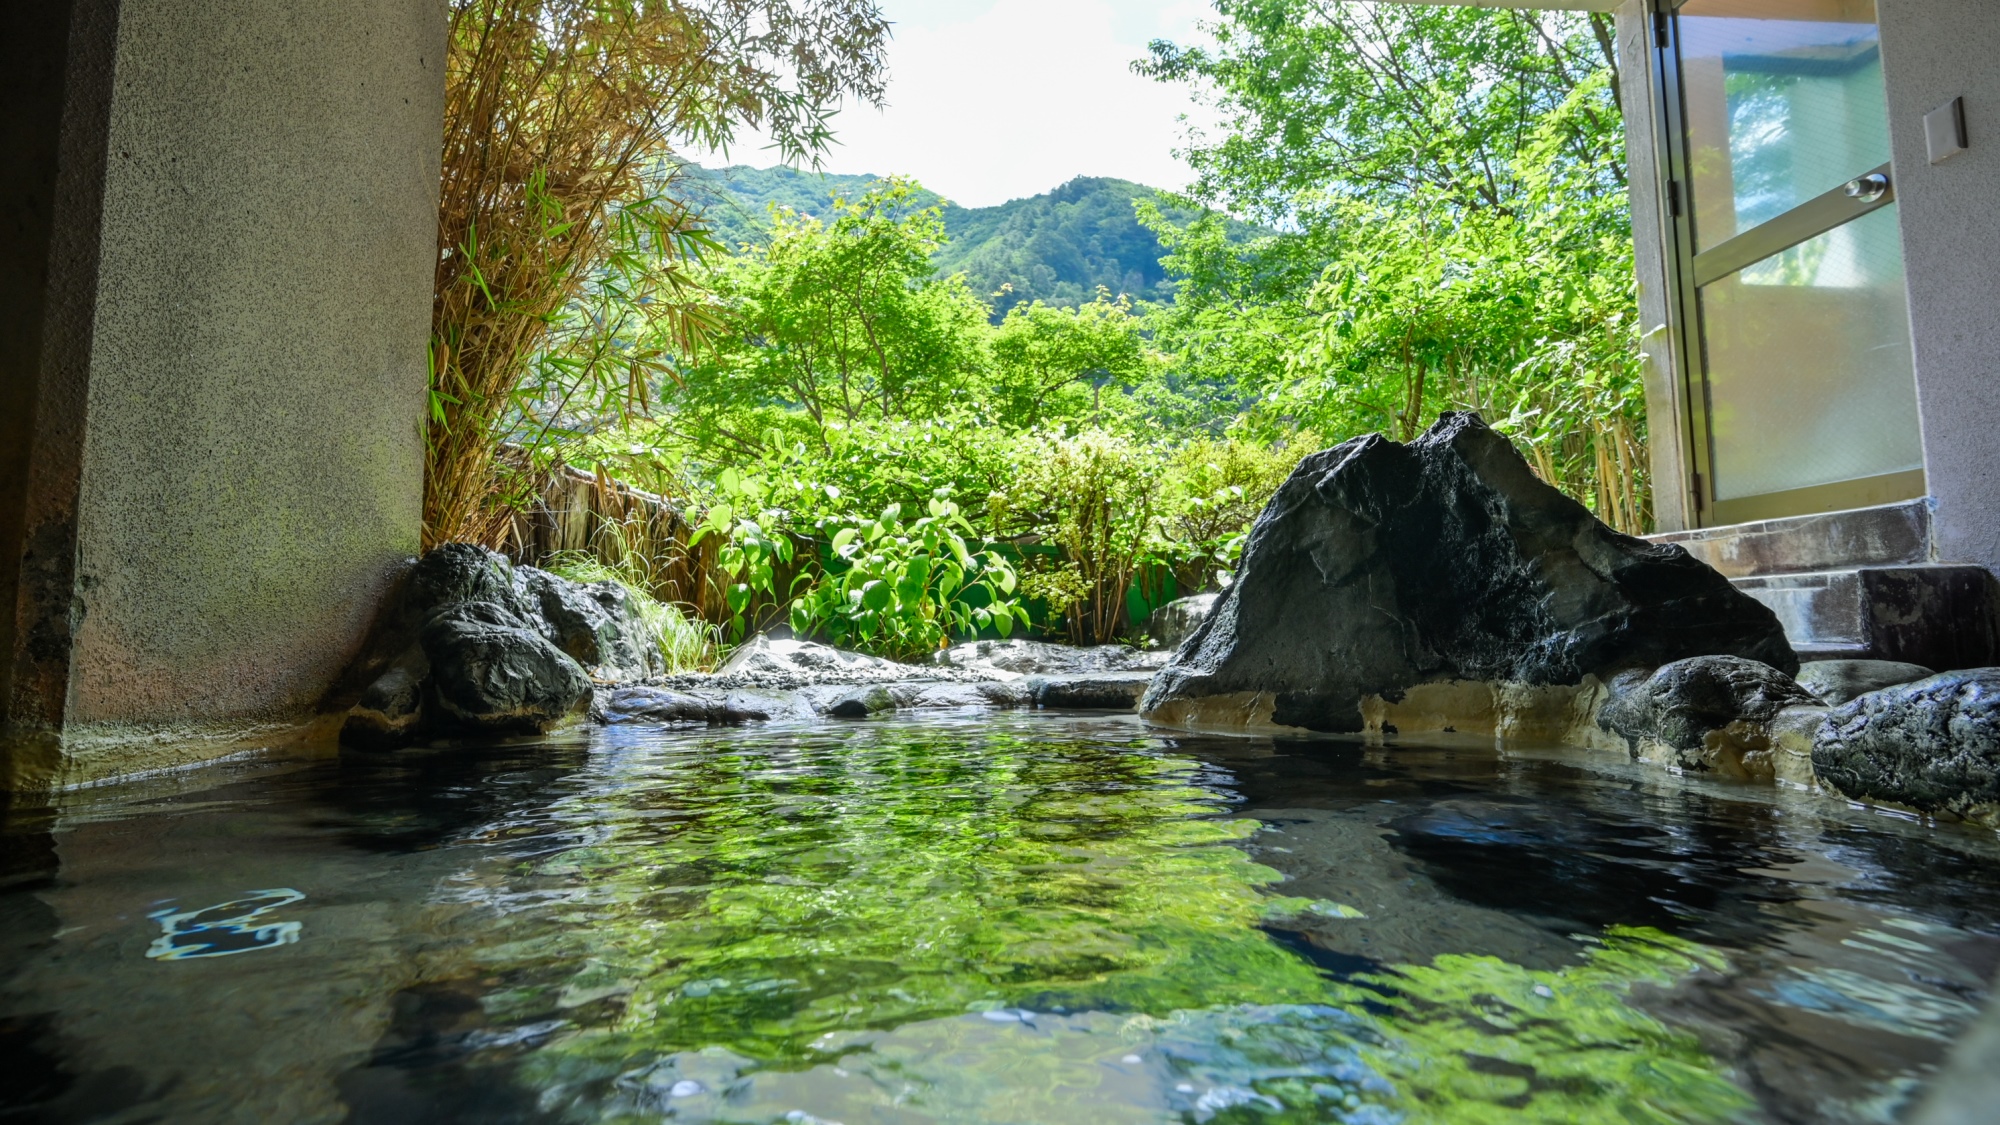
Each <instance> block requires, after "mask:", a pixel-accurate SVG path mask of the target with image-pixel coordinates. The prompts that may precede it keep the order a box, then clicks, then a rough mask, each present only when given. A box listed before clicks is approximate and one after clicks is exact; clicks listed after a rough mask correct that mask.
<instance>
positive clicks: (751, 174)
mask: <svg viewBox="0 0 2000 1125" xmlns="http://www.w3.org/2000/svg"><path fill="white" fill-rule="evenodd" d="M875 180H876V177H874V176H858V175H844V176H843V175H829V174H825V173H818V172H802V171H799V170H798V169H796V168H787V167H783V166H780V167H776V168H751V167H748V166H745V165H736V166H733V167H729V168H721V169H711V168H689V169H687V171H686V174H685V178H684V179H683V180H682V184H681V187H680V189H679V190H680V191H681V193H682V195H683V197H684V198H687V199H689V200H691V201H694V202H697V203H699V204H701V205H702V206H703V208H704V210H705V212H706V214H707V216H708V219H709V221H710V223H711V224H712V226H713V228H714V230H715V233H716V237H717V239H718V240H720V241H721V242H723V243H724V244H725V245H730V246H734V245H736V244H738V243H743V242H752V243H754V242H757V241H760V240H761V239H762V238H763V237H764V234H765V232H766V231H768V230H769V229H770V223H771V220H770V212H769V205H770V204H773V203H776V204H778V205H780V206H783V207H790V208H792V209H793V210H796V211H802V212H805V213H807V214H813V213H816V212H818V211H819V210H821V209H822V208H824V207H825V205H826V203H827V200H829V199H830V198H832V197H833V196H834V195H836V194H839V195H848V196H855V195H859V194H861V193H862V192H863V191H866V190H867V188H868V185H869V184H872V183H874V182H875ZM1154 194H1155V193H1154V189H1152V188H1149V187H1146V186H1144V185H1143V184H1135V183H1133V182H1131V181H1130V180H1114V179H1107V178H1104V177H1099V176H1078V177H1077V178H1076V179H1074V180H1071V181H1070V182H1068V183H1066V184H1064V185H1062V186H1061V187H1058V188H1056V189H1055V190H1053V191H1048V192H1043V193H1042V194H1040V195H1035V196H1030V197H1028V198H1026V199H1014V200H1009V201H1008V202H1006V203H1002V204H999V205H998V206H994V207H960V206H957V205H956V204H947V205H946V207H945V212H944V223H945V231H946V233H947V234H948V235H949V236H950V239H951V241H950V244H949V245H947V246H946V247H945V248H944V249H943V250H942V251H940V252H939V254H938V256H937V263H938V270H939V272H940V273H955V272H958V271H961V270H962V271H964V272H965V274H966V277H967V280H968V281H969V282H970V283H971V285H972V287H973V290H974V291H975V292H978V293H982V294H992V295H994V302H993V303H994V314H993V315H994V319H996V320H998V319H999V318H1000V317H1001V316H1004V315H1005V314H1006V311H1007V310H1008V309H1009V308H1011V307H1013V305H1014V304H1016V303H1018V302H1021V301H1032V300H1037V299H1039V300H1042V301H1046V302H1048V303H1050V304H1058V305H1071V304H1077V303H1079V302H1083V301H1088V300H1090V299H1091V298H1092V297H1093V296H1094V295H1095V293H1096V291H1097V288H1098V287H1099V286H1103V287H1104V288H1105V289H1107V290H1109V291H1110V292H1111V293H1112V294H1114V295H1116V294H1120V293H1123V294H1126V295H1127V296H1130V297H1131V298H1132V299H1133V300H1135V301H1165V300H1169V299H1171V297H1172V293H1173V286H1172V283H1171V282H1170V281H1169V280H1168V279H1167V275H1166V271H1165V270H1162V269H1161V268H1160V242H1159V239H1157V238H1155V237H1154V236H1153V232H1152V231H1149V230H1147V229H1146V228H1145V227H1143V226H1140V225H1139V221H1138V219H1137V218H1136V217H1135V216H1134V215H1133V213H1132V201H1133V200H1135V199H1151V198H1153V196H1154ZM922 198H923V203H924V205H925V206H929V205H931V204H933V203H935V202H937V201H938V197H937V196H936V195H935V194H934V193H930V192H926V193H924V195H923V197H922ZM1168 214H1169V215H1171V216H1173V217H1174V218H1175V219H1176V220H1178V221H1181V222H1186V221H1188V220H1189V219H1191V218H1193V214H1192V213H1183V212H1181V211H1179V210H1176V209H1169V211H1168ZM1244 232H1245V234H1246V236H1247V235H1248V234H1250V233H1254V232H1252V231H1251V230H1250V228H1248V227H1245V228H1244ZM1003 288H1004V289H1005V290H1006V292H1005V293H1004V295H1002V294H1003Z"/></svg>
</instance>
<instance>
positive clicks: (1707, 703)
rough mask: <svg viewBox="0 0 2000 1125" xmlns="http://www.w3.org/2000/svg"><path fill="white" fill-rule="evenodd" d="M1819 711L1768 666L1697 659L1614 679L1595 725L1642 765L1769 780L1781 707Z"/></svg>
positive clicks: (1793, 684) (1738, 659)
mask: <svg viewBox="0 0 2000 1125" xmlns="http://www.w3.org/2000/svg"><path fill="white" fill-rule="evenodd" d="M1818 703H1819V699H1818V698H1816V697H1815V696H1814V695H1813V694H1812V693H1811V692H1808V691H1807V690H1806V689H1805V688H1803V687H1801V686H1799V684H1798V682H1797V681H1795V680H1793V679H1792V678H1791V677H1790V676H1787V675H1785V674H1784V673H1783V672H1780V671H1778V670H1777V669H1776V668H1773V667H1771V666H1770V665H1769V664H1763V663H1759V662H1758V661H1755V660H1745V659H1743V658H1742V657H1740V656H1695V657H1689V658H1688V659H1686V660H1676V661H1673V662H1671V663H1669V664H1666V665H1663V666H1662V667H1660V668H1658V669H1656V670H1654V671H1653V672H1651V673H1646V672H1627V673H1624V674H1622V675H1619V676H1616V677H1613V679H1612V681H1611V685H1610V694H1609V697H1608V698H1607V699H1606V700H1605V702H1604V706H1603V708H1602V709H1601V710H1600V711H1599V712H1598V718H1597V722H1598V725H1599V726H1600V727H1602V728H1603V729H1605V730H1607V731H1612V732H1614V733H1616V734H1617V735H1619V736H1620V737H1622V738H1624V739H1625V741H1626V744H1627V746H1629V747H1630V748H1631V751H1632V753H1633V755H1634V756H1635V757H1638V758H1641V759H1643V760H1647V761H1659V762H1663V763H1664V764H1667V765H1673V766H1679V767H1681V768H1683V769H1691V770H1701V771H1715V772H1719V773H1724V774H1728V775H1730V776H1736V777H1754V778H1760V779H1764V780H1769V779H1770V778H1772V777H1774V776H1775V775H1776V766H1775V764H1774V762H1773V759H1772V756H1771V751H1772V747H1773V743H1772V738H1771V729H1770V724H1771V722H1772V720H1774V719H1776V718H1777V716H1778V713H1779V712H1780V711H1783V710H1784V709H1785V708H1787V707H1811V706H1816V705H1817V704H1818Z"/></svg>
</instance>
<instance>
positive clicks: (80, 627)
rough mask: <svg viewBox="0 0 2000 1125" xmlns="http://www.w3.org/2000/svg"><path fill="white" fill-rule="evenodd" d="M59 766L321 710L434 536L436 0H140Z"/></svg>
mask: <svg viewBox="0 0 2000 1125" xmlns="http://www.w3.org/2000/svg"><path fill="white" fill-rule="evenodd" d="M117 9H118V10H117V25H116V56H115V57H116V66H115V77H114V80H113V82H112V96H111V100H110V111H109V122H108V127H107V128H106V131H105V139H106V144H105V154H106V159H105V170H104V173H103V179H102V211H101V216H100V219H99V228H100V234H99V245H98V250H99V254H98V261H97V269H96V284H95V292H94V299H95V312H94V316H93V319H92V321H91V324H90V333H89V357H90V358H89V378H88V391H87V418H88V422H87V426H86V428H85V435H86V436H85V441H84V451H83V457H82V469H81V478H80V483H79V486H78V489H77V501H76V512H77V517H76V528H75V539H74V584H73V589H72V590H71V591H70V597H69V603H70V604H69V613H68V615H67V620H68V623H69V628H70V636H69V652H68V657H67V682H66V686H65V697H64V699H63V700H62V705H61V716H60V728H61V743H62V747H63V751H62V757H61V760H60V761H59V762H57V763H55V764H54V766H55V770H56V773H57V776H56V778H55V780H56V782H57V783H64V782H75V781H80V780H88V779H90V778H92V777H95V776H99V775H103V774H108V773H118V772H129V771H131V770H133V769H137V768H146V767H149V766H154V765H161V764H171V763H170V761H169V759H172V758H175V757H176V756H186V755H189V754H194V753H200V752H201V750H200V747H201V746H202V745H214V744H217V743H219V742H222V741H226V740H227V738H228V736H230V735H231V734H232V733H244V732H249V731H254V730H258V729H269V727H270V726H271V725H273V724H276V725H284V724H290V723H295V722H297V721H299V720H301V719H303V718H304V717H306V716H307V715H308V714H309V713H310V712H311V710H312V708H313V706H314V704H315V703H316V702H317V701H318V700H319V698H320V697H321V696H322V695H323V693H324V692H325V691H326V690H327V688H328V687H329V686H330V685H331V683H332V682H333V680H334V678H335V677H336V675H337V674H338V672H339V671H340V669H341V668H342V666H343V665H344V664H345V663H346V662H347V661H348V659H349V658H350V656H351V655H352V654H353V653H354V651H355V650H356V648H357V647H358V645H359V643H360V640H361V637H362V634H363V632H364V630H365V629H366V628H367V626H368V624H369V622H370V620H371V617H372V614H373V613H374V610H375V607H376V604H377V601H378V598H379V594H380V593H381V591H382V590H383V588H384V586H385V584H386V582H387V581H388V579H389V578H390V576H391V574H392V572H393V570H394V569H395V568H396V567H397V565H398V563H399V562H400V560H402V559H404V558H405V557H407V556H409V555H411V554H414V553H415V551H416V550H417V545H418V528H419V521H420V510H421V488H422V477H423V472H422V465H423V445H422V433H421V423H422V419H423V411H424V396H425V366H426V358H425V347H426V339H427V336H428V331H429V319H430V308H431V298H430V295H431V285H432V271H433V268H434V265H435V262H436V248H435V247H436V224H437V220H436V206H437V204H436V201H437V190H438V158H439V150H440V138H441V132H442V127H441V121H442V114H443V90H444V83H443V62H444V60H443V53H444V5H443V4H442V3H440V2H439V0H310V2H307V0H122V2H121V3H119V4H118V5H117Z"/></svg>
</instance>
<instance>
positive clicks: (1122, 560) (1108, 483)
mask: <svg viewBox="0 0 2000 1125" xmlns="http://www.w3.org/2000/svg"><path fill="white" fill-rule="evenodd" d="M1016 454H1017V463H1016V468H1015V480H1016V484H1015V486H1014V488H1013V489H1012V490H1011V491H1010V493H1009V494H1008V496H1007V504H1008V507H1009V509H1010V511H1009V513H1008V517H1009V520H1010V521H1011V522H1012V523H1014V524H1015V525H1016V526H1020V525H1022V524H1025V525H1026V527H1025V530H1028V531H1029V532H1030V533H1031V534H1035V535H1037V536H1039V537H1040V538H1041V540H1042V541H1043V542H1046V543H1053V544H1055V545H1057V546H1059V547H1061V548H1062V549H1063V553H1064V555H1065V556H1066V562H1067V565H1068V566H1069V567H1070V568H1071V569H1072V570H1074V572H1075V575H1076V578H1077V579H1078V580H1080V584H1081V586H1082V588H1083V590H1084V591H1085V593H1084V596H1082V597H1080V598H1078V599H1077V600H1075V601H1074V602H1072V603H1071V604H1070V605H1069V609H1068V613H1067V614H1066V619H1067V624H1068V627H1069V639H1070V640H1071V642H1072V643H1075V644H1099V643H1105V642H1108V641H1111V640H1114V639H1116V638H1117V636H1118V635H1119V633H1121V632H1122V631H1123V630H1124V627H1125V624H1126V608H1125V591H1126V589H1127V588H1128V587H1130V586H1131V584H1132V576H1133V574H1134V573H1136V572H1137V570H1138V567H1139V563H1140V560H1141V559H1142V558H1143V557H1144V556H1145V554H1146V552H1147V549H1148V546H1149V544H1150V542H1151V538H1152V528H1153V492H1154V486H1155V483H1156V481H1157V479H1158V469H1159V466H1158V454H1157V452H1156V451H1155V450H1152V449H1148V448H1146V447H1143V446H1141V445H1140V444H1138V443H1137V442H1135V441H1133V440H1131V439H1129V438H1126V437H1122V436H1120V435H1118V434H1113V433H1110V432H1107V431H1105V430H1097V429H1090V430H1084V431H1082V432H1081V433H1078V434H1074V435H1069V434H1062V433H1052V432H1046V431H1045V432H1042V433H1040V434H1037V435H1034V440H1024V441H1023V442H1022V443H1021V444H1020V446H1019V447H1018V449H1017V451H1016Z"/></svg>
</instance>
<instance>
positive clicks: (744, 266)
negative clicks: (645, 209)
mask: <svg viewBox="0 0 2000 1125" xmlns="http://www.w3.org/2000/svg"><path fill="white" fill-rule="evenodd" d="M918 190H919V189H918V188H917V187H916V185H914V184H913V183H911V182H909V181H907V180H890V181H884V182H883V183H882V184H880V185H878V186H876V187H875V188H873V189H871V190H870V191H869V192H868V194H866V195H864V196H862V197H861V198H860V199H859V200H856V201H848V200H845V199H838V200H836V201H835V202H834V204H833V205H832V213H831V217H830V219H828V220H826V221H821V220H819V219H816V218H813V217H811V216H808V215H801V214H798V213H795V212H789V211H780V212H778V213H777V216H776V218H777V226H776V228H775V229H774V230H773V232H772V236H771V241H770V243H769V245H767V246H762V247H752V248H750V249H749V250H747V251H746V252H745V253H742V254H739V255H737V256H734V257H732V258H729V259H727V260H725V261H724V262H722V263H719V264H718V266H717V268H716V269H715V270H714V271H713V272H712V274H711V276H710V278H709V285H710V287H711V288H712V289H713V291H714V292H715V294H716V307H715V315H716V317H717V319H718V320H719V322H720V323H721V325H722V329H721V331H719V332H718V333H717V334H716V337H715V339H714V342H713V345H712V346H711V347H710V348H708V349H707V350H705V351H704V352H702V353H700V354H699V355H698V356H697V357H696V359H695V360H694V361H693V362H691V363H689V364H687V365H686V366H685V368H684V369H683V370H682V371H681V372H680V379H679V385H678V387H677V388H676V390H675V394H674V407H675V411H674V414H673V415H672V421H673V422H674V424H675V425H676V427H677V428H678V429H680V430H681V432H682V433H683V434H684V435H685V436H687V437H688V438H690V439H692V441H693V442H694V444H695V445H697V446H698V447H701V448H707V449H725V450H734V451H735V452H737V453H738V454H753V455H754V453H755V452H756V449H757V439H760V438H762V437H763V436H764V435H765V434H766V433H767V432H768V431H770V430H772V429H774V428H776V429H780V430H783V431H787V432H791V433H799V434H809V435H811V437H812V438H813V439H818V438H819V432H818V431H820V430H823V429H825V428H826V427H828V426H833V425H853V424H855V423H857V422H862V421H882V420H886V419H907V418H930V417H937V416H938V415H940V414H942V413H944V412H945V411H946V410H947V409H949V408H950V407H952V406H953V405H955V397H954V395H953V391H954V390H956V389H957V388H958V387H961V386H963V385H965V384H966V383H968V382H976V381H978V380H980V379H982V378H983V377H984V373H985V371H986V368H987V365H988V362H989V360H988V356H987V350H986V344H987V341H986V310H985V306H984V305H983V304H982V303H981V302H980V301H979V300H978V299H977V298H975V297H974V296H973V295H972V293H971V292H970V291H969V290H968V289H967V288H966V287H965V284H964V282H963V281H961V280H959V279H956V278H945V279H942V280H939V279H936V278H933V277H932V276H931V265H930V261H931V255H932V253H933V252H934V251H935V250H936V248H937V246H938V245H939V243H940V241H941V239H942V238H943V228H942V225H941V219H940V217H939V213H938V210H937V208H935V207H921V208H914V209H913V208H912V207H911V203H912V200H913V199H914V198H915V196H916V194H917V192H918Z"/></svg>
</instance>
